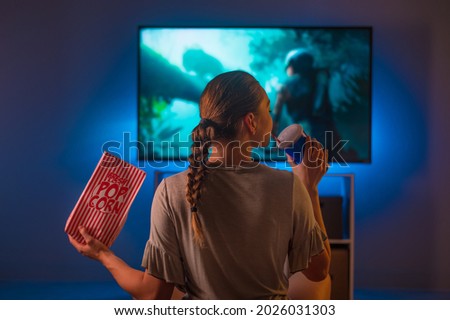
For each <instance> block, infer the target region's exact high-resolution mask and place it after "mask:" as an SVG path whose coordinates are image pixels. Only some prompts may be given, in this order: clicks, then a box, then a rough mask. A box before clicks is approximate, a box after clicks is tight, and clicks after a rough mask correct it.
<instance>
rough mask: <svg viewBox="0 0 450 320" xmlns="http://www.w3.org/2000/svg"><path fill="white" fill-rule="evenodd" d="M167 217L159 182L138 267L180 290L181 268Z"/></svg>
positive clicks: (181, 280)
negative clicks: (147, 235)
mask: <svg viewBox="0 0 450 320" xmlns="http://www.w3.org/2000/svg"><path fill="white" fill-rule="evenodd" d="M171 217H172V215H171V213H170V207H169V204H168V198H167V189H166V183H165V180H163V181H162V182H161V183H160V184H159V186H158V188H157V189H156V192H155V196H154V197H153V203H152V209H151V219H150V220H151V226H150V239H149V240H148V241H147V244H146V246H145V250H144V256H143V258H142V267H144V268H146V269H147V270H148V272H149V273H150V274H151V275H153V276H155V277H156V278H159V279H163V280H165V281H166V282H169V283H174V284H177V285H180V286H184V283H185V281H184V268H183V263H182V259H181V254H180V248H179V245H178V239H177V235H176V231H175V226H174V223H173V221H172V219H171Z"/></svg>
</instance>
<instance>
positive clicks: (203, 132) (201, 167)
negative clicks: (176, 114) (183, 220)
mask: <svg viewBox="0 0 450 320" xmlns="http://www.w3.org/2000/svg"><path fill="white" fill-rule="evenodd" d="M213 131H214V129H213V128H212V127H206V128H205V125H204V124H203V123H200V124H199V125H198V126H197V127H195V128H194V130H193V131H192V141H193V143H192V147H191V150H192V154H191V155H190V156H189V168H188V174H187V180H188V181H187V187H186V199H187V201H188V202H189V204H190V205H191V225H192V230H193V231H194V241H195V242H196V243H197V244H198V245H199V246H200V247H204V245H205V237H204V234H203V229H202V225H201V222H200V219H199V214H198V204H199V201H200V197H201V188H202V184H203V182H204V180H205V178H206V176H207V174H208V167H207V161H208V156H209V147H210V146H211V140H212V136H213V133H214V132H213Z"/></svg>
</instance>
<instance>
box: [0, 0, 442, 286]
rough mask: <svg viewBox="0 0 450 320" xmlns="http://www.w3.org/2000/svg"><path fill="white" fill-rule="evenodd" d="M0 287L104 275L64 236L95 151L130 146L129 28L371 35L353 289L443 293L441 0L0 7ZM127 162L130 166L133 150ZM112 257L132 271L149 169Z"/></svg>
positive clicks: (143, 232) (132, 63)
mask: <svg viewBox="0 0 450 320" xmlns="http://www.w3.org/2000/svg"><path fill="white" fill-rule="evenodd" d="M0 8H1V9H0V43H1V49H0V107H1V111H2V113H1V114H2V116H1V118H0V122H1V129H2V135H1V147H2V148H1V150H2V157H1V160H0V161H1V162H0V163H1V166H2V174H1V177H2V183H1V192H0V195H1V203H2V205H1V209H0V210H1V211H0V212H1V213H0V215H1V223H0V244H1V245H0V280H49V281H69V280H74V281H81V280H107V279H110V276H109V275H108V273H107V272H106V271H104V270H103V269H102V267H101V266H99V265H97V264H96V263H94V262H92V261H89V260H88V259H85V258H82V257H81V256H79V255H78V254H77V253H76V251H75V250H74V249H73V248H72V247H71V246H70V245H69V243H68V241H67V237H66V235H65V234H64V232H63V229H64V224H65V221H66V219H67V217H68V215H69V213H70V211H71V209H72V208H73V206H74V204H75V203H76V201H77V199H78V196H79V195H80V193H81V191H82V190H83V188H84V185H85V183H86V182H87V180H88V179H89V177H90V174H91V173H92V170H93V168H94V167H95V165H96V163H97V161H98V158H99V157H100V154H101V147H102V145H103V144H104V143H105V142H107V141H109V140H118V141H121V139H122V135H123V133H124V132H130V133H131V138H132V139H136V138H137V134H136V133H137V102H136V100H137V98H136V95H137V89H136V84H137V27H138V26H139V25H175V26H176V25H196V26H197V25H198V26H202V25H205V26H207V25H215V26H218V25H223V26H228V25H236V26H245V25H249V26H251V25H257V26H262V25H268V26H270V25H274V26H276V25H302V26H361V25H362V26H372V27H373V113H372V114H373V128H372V130H373V145H372V156H373V162H372V164H358V165H351V166H350V167H349V168H338V167H333V168H332V169H331V172H332V173H338V172H352V173H355V175H356V190H355V192H356V242H355V248H356V256H355V281H356V282H355V285H356V287H358V288H378V287H379V288H381V287H382V288H398V287H400V288H406V289H407V288H420V289H446V290H450V271H449V270H450V256H449V254H448V252H450V250H449V249H450V246H449V243H450V242H449V241H448V237H447V234H448V229H449V227H450V218H449V213H450V205H449V201H448V195H447V194H448V191H447V181H448V178H449V169H448V163H449V160H450V159H449V158H450V157H449V154H450V153H449V151H448V150H447V148H446V145H447V144H446V142H448V136H449V135H450V132H449V129H448V128H449V124H450V123H449V120H448V119H450V116H449V111H448V110H449V107H448V106H449V102H450V97H449V90H448V83H449V63H448V57H449V56H450V48H449V40H448V39H449V37H448V30H450V22H449V21H450V19H448V18H450V10H449V9H450V6H449V4H448V2H447V1H437V0H436V1H428V2H424V1H407V0H404V1H396V2H395V3H392V1H372V0H371V1H364V2H363V3H358V2H354V1H342V0H341V1H332V2H330V1H324V0H318V1H302V2H299V1H276V2H273V1H258V2H255V3H253V2H243V1H214V2H212V1H196V2H186V1H179V0H175V1H171V2H170V3H167V1H128V2H125V1H85V0H81V1H70V2H69V1H51V0H45V1H22V2H19V1H2V3H1V4H0ZM131 162H132V163H134V164H137V160H136V157H135V153H133V157H132V158H131ZM146 171H147V173H148V177H147V179H146V181H145V183H144V185H143V188H142V189H141V191H140V193H139V195H138V197H137V199H136V201H135V203H134V204H133V206H132V209H131V211H130V213H129V219H128V221H127V224H126V226H125V228H124V230H123V232H122V233H121V234H120V236H119V238H118V240H117V242H116V243H115V244H114V246H113V250H114V251H115V252H116V253H117V254H118V255H119V256H121V257H122V258H124V259H125V260H126V261H128V262H129V263H130V264H131V265H133V266H135V267H138V266H139V265H140V260H141V256H142V251H143V248H144V245H145V241H146V239H147V237H148V227H149V212H150V205H151V199H152V193H153V170H152V168H151V167H150V166H149V165H148V164H147V165H146Z"/></svg>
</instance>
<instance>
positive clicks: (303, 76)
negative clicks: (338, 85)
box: [272, 49, 337, 145]
mask: <svg viewBox="0 0 450 320" xmlns="http://www.w3.org/2000/svg"><path fill="white" fill-rule="evenodd" d="M286 73H287V75H288V78H287V79H286V81H285V82H284V83H283V84H282V85H281V87H280V89H279V90H278V93H277V100H276V102H275V108H274V113H273V120H274V124H273V131H272V132H273V133H274V134H275V135H277V134H278V133H279V132H278V131H279V129H280V128H279V124H280V120H281V114H282V111H283V107H286V111H287V114H288V116H289V117H290V118H291V119H290V120H291V123H301V124H302V125H303V126H304V127H305V131H306V132H307V133H308V134H310V135H311V136H312V137H315V138H317V139H318V140H319V141H320V142H322V144H323V145H324V144H325V132H326V131H333V134H334V135H335V136H334V138H337V136H336V134H337V131H336V128H335V125H334V121H333V109H332V106H331V103H330V100H329V96H328V85H329V74H328V71H327V70H326V69H321V68H315V67H314V56H313V55H312V54H311V53H310V52H308V51H306V50H303V49H296V50H292V51H290V52H289V53H288V54H287V56H286Z"/></svg>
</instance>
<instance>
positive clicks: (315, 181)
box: [286, 136, 329, 192]
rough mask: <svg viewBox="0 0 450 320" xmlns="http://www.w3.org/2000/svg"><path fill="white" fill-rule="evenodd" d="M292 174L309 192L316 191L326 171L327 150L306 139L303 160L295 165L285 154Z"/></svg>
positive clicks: (316, 142) (317, 143) (314, 140)
mask: <svg viewBox="0 0 450 320" xmlns="http://www.w3.org/2000/svg"><path fill="white" fill-rule="evenodd" d="M286 156H287V159H288V162H289V164H290V165H291V166H292V172H293V173H294V174H295V175H297V176H298V177H299V178H300V180H301V181H302V182H303V184H304V185H305V187H306V189H307V190H308V191H309V192H312V191H317V186H318V185H319V182H320V180H321V179H322V177H323V176H324V175H325V173H326V172H327V170H328V167H329V166H328V150H325V149H323V147H322V145H321V144H320V142H318V141H317V140H316V139H311V137H309V136H308V137H306V142H305V147H304V154H303V160H302V162H301V163H300V164H296V163H295V162H294V160H293V159H292V157H291V156H289V155H288V154H286Z"/></svg>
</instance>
